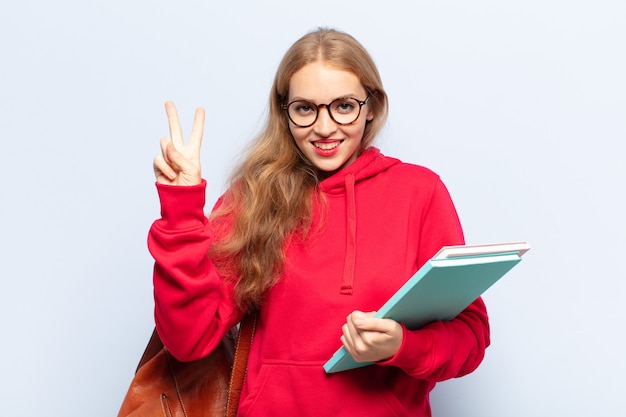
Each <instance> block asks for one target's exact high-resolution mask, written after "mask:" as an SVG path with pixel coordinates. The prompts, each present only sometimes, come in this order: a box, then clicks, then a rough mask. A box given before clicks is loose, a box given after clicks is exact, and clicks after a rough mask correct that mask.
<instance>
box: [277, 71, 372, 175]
mask: <svg viewBox="0 0 626 417" xmlns="http://www.w3.org/2000/svg"><path fill="white" fill-rule="evenodd" d="M341 97H344V98H345V97H350V98H356V99H357V100H358V101H364V100H365V99H366V97H367V91H366V90H365V88H364V87H363V86H362V85H361V83H360V81H359V79H358V78H357V77H356V75H354V74H353V73H351V72H348V71H344V70H339V69H336V68H334V67H332V66H329V65H328V64H324V63H322V62H316V63H312V64H308V65H305V66H304V67H302V68H301V69H300V70H299V71H297V72H296V73H295V74H294V75H293V76H292V77H291V80H290V82H289V98H288V102H289V103H290V102H292V101H294V100H306V101H309V102H311V103H313V104H317V105H319V104H328V103H330V102H332V101H333V100H335V99H337V98H341ZM318 113H319V114H318V116H317V120H316V122H315V123H314V124H313V125H311V126H309V127H299V126H296V125H295V124H293V123H292V122H291V121H290V122H289V130H290V131H291V135H292V136H293V138H294V140H295V142H296V145H297V146H298V148H299V149H300V151H301V152H302V153H303V154H304V156H305V157H306V158H307V159H308V160H309V161H310V162H311V163H312V164H313V165H314V166H315V167H316V168H317V169H319V170H320V171H322V172H324V173H327V174H331V173H333V172H334V171H337V170H339V169H341V168H343V167H345V166H348V165H349V164H351V163H352V162H354V160H355V159H356V158H357V157H358V154H357V152H358V150H359V147H360V145H361V140H362V139H363V132H364V131H365V124H366V122H367V121H368V120H372V119H373V118H374V114H373V112H372V111H371V110H370V106H369V105H368V104H365V105H363V107H362V108H361V114H360V115H359V117H358V119H357V120H356V121H354V123H352V124H349V125H340V124H338V123H336V122H335V121H334V120H333V119H332V118H331V117H330V115H329V113H328V108H327V107H321V108H319V110H318Z"/></svg>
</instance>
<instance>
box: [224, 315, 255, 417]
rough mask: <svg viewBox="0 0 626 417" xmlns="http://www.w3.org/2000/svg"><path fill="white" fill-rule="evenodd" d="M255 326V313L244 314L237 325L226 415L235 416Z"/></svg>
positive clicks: (228, 416) (227, 416)
mask: <svg viewBox="0 0 626 417" xmlns="http://www.w3.org/2000/svg"><path fill="white" fill-rule="evenodd" d="M255 328H256V313H253V314H246V315H245V316H244V318H243V320H242V321H241V324H240V326H239V337H237V346H236V347H235V359H234V362H233V369H232V372H231V375H230V386H229V388H228V402H227V403H226V414H225V416H226V417H235V416H236V415H237V408H238V406H239V397H240V396H241V389H242V387H243V382H244V380H245V379H246V370H247V368H248V356H249V355H250V346H252V338H253V337H254V330H255Z"/></svg>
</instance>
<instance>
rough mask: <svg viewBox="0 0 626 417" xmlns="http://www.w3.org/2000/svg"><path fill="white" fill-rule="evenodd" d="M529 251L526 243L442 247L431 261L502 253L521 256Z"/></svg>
mask: <svg viewBox="0 0 626 417" xmlns="http://www.w3.org/2000/svg"><path fill="white" fill-rule="evenodd" d="M529 250H530V245H529V244H528V242H507V243H489V244H486V245H458V246H444V247H443V248H441V250H439V252H437V253H436V254H435V256H433V259H440V258H452V257H456V256H473V255H489V254H497V253H504V252H516V253H517V254H518V255H519V256H522V255H523V254H525V253H526V252H528V251H529Z"/></svg>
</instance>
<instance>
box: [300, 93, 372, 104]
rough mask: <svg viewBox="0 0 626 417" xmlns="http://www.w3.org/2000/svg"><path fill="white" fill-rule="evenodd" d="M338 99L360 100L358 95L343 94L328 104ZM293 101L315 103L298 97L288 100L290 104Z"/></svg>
mask: <svg viewBox="0 0 626 417" xmlns="http://www.w3.org/2000/svg"><path fill="white" fill-rule="evenodd" d="M340 98H353V99H356V100H359V101H360V100H361V99H360V98H358V94H356V93H349V94H343V95H340V96H337V97H335V98H333V99H332V100H330V101H329V102H328V103H331V102H333V101H335V100H338V99H340ZM293 101H308V102H309V103H315V100H312V99H310V98H304V97H299V96H294V97H292V98H290V99H289V102H290V103H291V102H293ZM318 104H321V103H318Z"/></svg>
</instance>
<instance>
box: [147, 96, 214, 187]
mask: <svg viewBox="0 0 626 417" xmlns="http://www.w3.org/2000/svg"><path fill="white" fill-rule="evenodd" d="M165 112H166V113H167V120H168V123H169V127H170V136H169V137H164V138H162V139H161V155H158V156H157V157H156V158H154V163H153V167H154V175H155V176H156V180H157V182H158V183H160V184H168V185H197V184H200V181H201V180H202V176H201V175H202V173H201V169H200V145H201V144H202V133H203V132H204V109H202V108H198V109H196V114H195V116H194V119H193V127H192V128H191V135H190V136H189V143H188V144H187V145H185V141H184V140H183V130H182V128H181V126H180V122H179V121H178V113H177V112H176V106H175V105H174V103H173V102H171V101H168V102H166V103H165Z"/></svg>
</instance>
